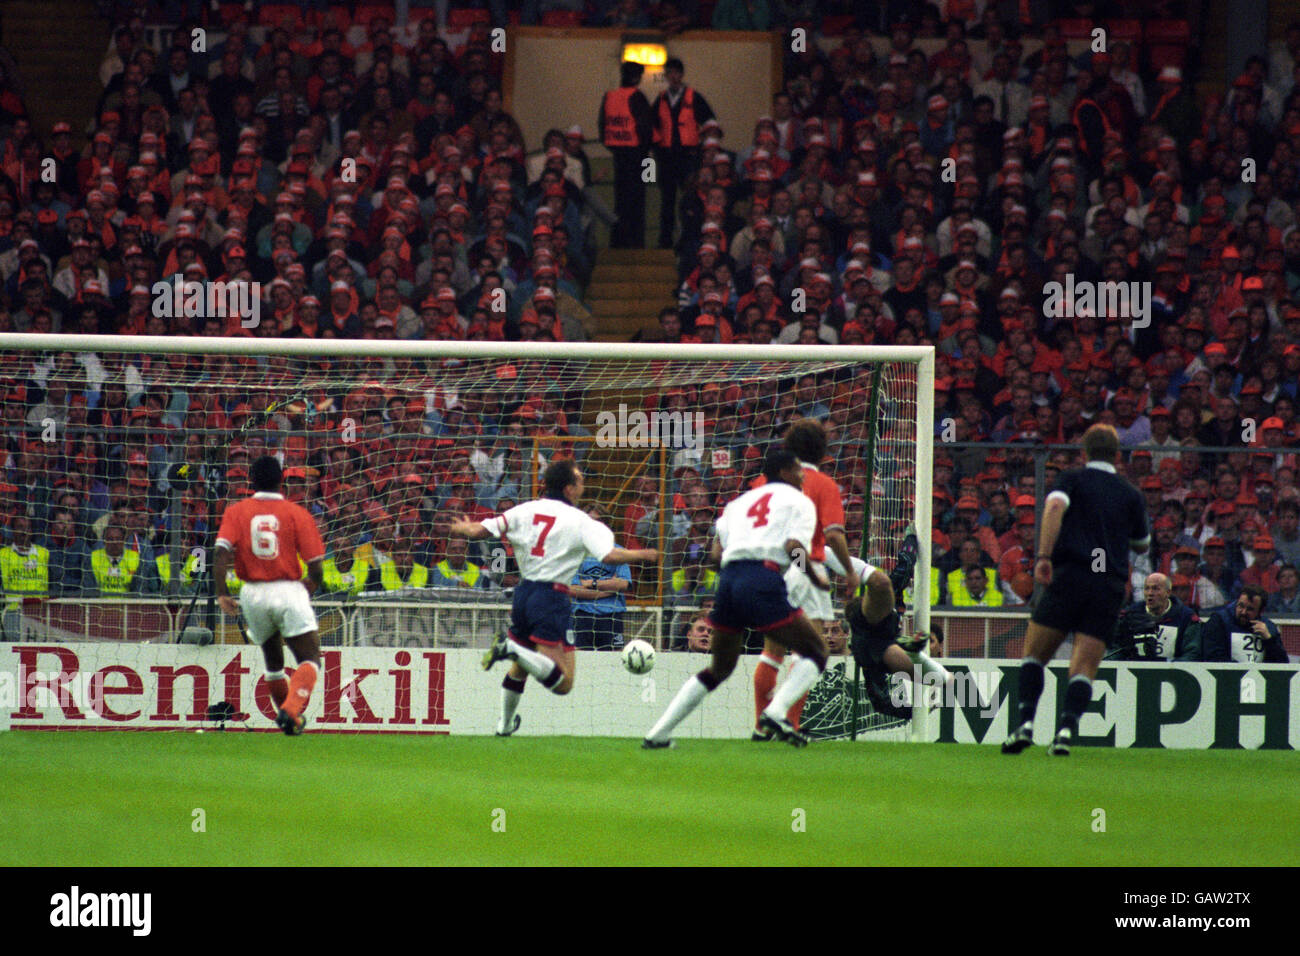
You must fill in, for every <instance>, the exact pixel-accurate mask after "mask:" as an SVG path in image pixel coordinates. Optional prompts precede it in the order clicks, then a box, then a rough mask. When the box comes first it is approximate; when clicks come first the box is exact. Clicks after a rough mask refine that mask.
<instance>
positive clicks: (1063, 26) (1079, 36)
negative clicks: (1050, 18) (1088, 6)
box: [1056, 20, 1093, 40]
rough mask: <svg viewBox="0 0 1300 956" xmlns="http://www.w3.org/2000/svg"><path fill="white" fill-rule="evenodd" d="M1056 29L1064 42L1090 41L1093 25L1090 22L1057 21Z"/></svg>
mask: <svg viewBox="0 0 1300 956" xmlns="http://www.w3.org/2000/svg"><path fill="white" fill-rule="evenodd" d="M1056 28H1057V29H1058V30H1060V31H1061V36H1062V37H1063V38H1065V39H1066V40H1090V39H1092V28H1093V23H1092V21H1091V20H1057V21H1056Z"/></svg>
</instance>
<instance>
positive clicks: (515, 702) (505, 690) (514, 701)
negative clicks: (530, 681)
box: [497, 687, 524, 734]
mask: <svg viewBox="0 0 1300 956" xmlns="http://www.w3.org/2000/svg"><path fill="white" fill-rule="evenodd" d="M523 696H524V692H523V691H521V690H511V689H510V688H509V687H502V688H501V723H500V724H498V725H497V733H501V734H508V733H510V725H511V724H513V723H514V722H515V711H516V710H518V709H519V698H521V697H523Z"/></svg>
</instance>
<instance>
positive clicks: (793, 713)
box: [785, 694, 808, 730]
mask: <svg viewBox="0 0 1300 956" xmlns="http://www.w3.org/2000/svg"><path fill="white" fill-rule="evenodd" d="M806 703H808V695H807V694H804V695H803V696H802V697H800V698H799V702H798V703H797V704H795V705H794V706H793V707H791V708H790V710H789V711H788V712H787V713H786V715H785V719H786V720H788V721H790V723H792V724H793V725H794V729H795V730H798V729H799V718H800V717H802V716H803V705H804V704H806Z"/></svg>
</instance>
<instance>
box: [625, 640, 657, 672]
mask: <svg viewBox="0 0 1300 956" xmlns="http://www.w3.org/2000/svg"><path fill="white" fill-rule="evenodd" d="M623 666H624V667H626V668H627V669H628V670H629V671H630V672H631V673H633V674H649V673H650V671H652V670H653V669H654V666H655V649H654V648H653V647H652V646H651V645H650V642H649V641H642V640H635V641H628V643H627V646H626V647H624V648H623Z"/></svg>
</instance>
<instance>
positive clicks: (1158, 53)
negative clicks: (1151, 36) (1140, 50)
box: [1147, 43, 1187, 73]
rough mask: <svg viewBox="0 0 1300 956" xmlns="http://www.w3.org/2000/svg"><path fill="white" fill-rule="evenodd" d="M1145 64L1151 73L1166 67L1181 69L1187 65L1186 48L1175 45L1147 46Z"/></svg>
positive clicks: (1157, 44)
mask: <svg viewBox="0 0 1300 956" xmlns="http://www.w3.org/2000/svg"><path fill="white" fill-rule="evenodd" d="M1147 63H1148V65H1149V67H1150V69H1151V72H1153V73H1159V72H1160V71H1161V70H1163V69H1164V68H1165V67H1167V66H1176V67H1178V68H1179V69H1182V68H1183V67H1184V66H1186V65H1187V47H1185V46H1183V45H1182V44H1177V43H1156V44H1152V45H1149V46H1147Z"/></svg>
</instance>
